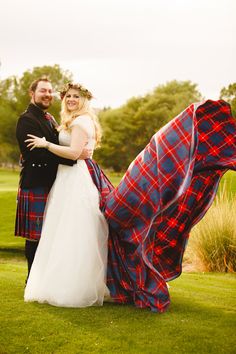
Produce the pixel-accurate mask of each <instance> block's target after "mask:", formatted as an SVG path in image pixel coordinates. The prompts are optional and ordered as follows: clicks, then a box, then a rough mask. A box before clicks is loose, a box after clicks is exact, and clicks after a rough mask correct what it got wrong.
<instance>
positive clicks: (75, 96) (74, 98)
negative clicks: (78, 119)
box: [65, 88, 80, 112]
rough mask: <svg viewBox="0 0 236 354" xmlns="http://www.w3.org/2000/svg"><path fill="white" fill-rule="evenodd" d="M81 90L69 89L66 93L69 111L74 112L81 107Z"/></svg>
mask: <svg viewBox="0 0 236 354" xmlns="http://www.w3.org/2000/svg"><path fill="white" fill-rule="evenodd" d="M79 99H80V98H79V92H78V90H75V89H72V88H71V89H69V90H68V91H67V93H66V97H65V103H66V107H67V109H68V111H70V112H72V111H75V110H77V109H78V108H79Z"/></svg>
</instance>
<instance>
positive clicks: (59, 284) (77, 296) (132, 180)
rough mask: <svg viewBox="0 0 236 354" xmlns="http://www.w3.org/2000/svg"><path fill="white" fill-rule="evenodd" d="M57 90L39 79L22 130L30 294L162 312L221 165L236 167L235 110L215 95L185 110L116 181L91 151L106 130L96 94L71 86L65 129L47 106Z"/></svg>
mask: <svg viewBox="0 0 236 354" xmlns="http://www.w3.org/2000/svg"><path fill="white" fill-rule="evenodd" d="M52 93H53V92H52V85H51V83H50V81H49V80H48V79H46V78H40V79H38V80H36V81H35V82H33V84H32V85H31V88H30V95H31V103H30V105H29V107H28V109H27V110H26V112H24V113H23V114H22V115H21V117H20V118H19V120H18V124H17V129H16V135H17V139H18V142H19V146H20V150H21V162H22V171H21V179H20V186H19V191H18V198H17V200H18V204H17V217H16V232H15V234H16V235H17V236H22V237H25V238H26V246H25V253H26V258H27V261H28V273H29V274H28V279H27V284H26V288H25V297H24V298H25V301H38V302H42V303H43V302H46V303H49V304H52V305H55V306H62V307H85V306H92V305H102V304H103V302H104V301H114V302H117V303H133V304H135V305H136V306H137V307H140V308H150V309H151V310H152V311H155V312H163V311H165V310H166V309H167V307H168V306H169V303H170V299H169V292H168V286H167V282H168V281H169V280H172V279H174V278H176V277H177V276H178V275H180V274H181V263H182V257H183V252H184V248H185V245H186V242H187V239H188V235H189V232H190V230H191V228H192V226H193V225H194V224H196V222H198V221H199V220H200V219H201V218H202V217H203V215H204V214H205V212H206V211H207V209H208V208H209V207H210V205H211V203H212V201H213V198H214V196H215V193H216V189H217V186H218V183H219V180H220V178H221V176H222V175H223V174H224V172H225V171H226V170H227V169H229V168H231V169H234V170H236V124H235V121H234V120H233V118H232V116H231V112H230V107H229V106H228V105H227V104H226V103H225V102H224V101H215V102H214V101H209V100H208V101H205V102H202V103H197V104H192V105H191V106H189V107H188V108H187V109H186V110H185V111H183V112H182V113H181V114H180V115H179V116H178V117H176V118H174V119H173V120H172V121H171V122H170V123H169V124H167V125H166V126H165V127H163V128H162V129H161V130H160V131H159V132H157V133H156V134H154V135H153V137H152V138H151V140H150V143H149V144H148V145H147V146H146V147H145V149H144V150H143V151H142V152H141V153H140V154H139V155H138V156H137V157H136V159H135V160H134V161H133V162H132V163H131V165H130V167H129V169H128V170H127V172H126V173H125V175H124V177H123V178H122V180H121V182H120V184H119V185H118V187H116V188H114V187H113V186H112V185H111V183H110V182H109V180H108V179H107V178H106V176H105V175H104V173H103V171H102V170H101V169H100V168H99V166H98V165H97V164H96V162H95V161H93V160H92V159H91V157H92V154H93V151H94V149H95V147H96V145H97V144H98V143H99V141H100V137H101V129H100V125H99V122H98V119H97V117H96V115H95V113H94V112H93V110H92V108H91V107H90V100H91V99H92V93H91V92H90V91H88V90H87V89H86V88H85V87H83V86H82V85H80V84H72V83H69V84H67V85H66V86H65V88H64V89H63V90H62V91H61V98H62V107H61V123H60V126H57V123H56V122H55V120H54V118H53V117H52V116H51V115H50V114H49V113H47V109H48V108H49V107H50V105H51V102H52ZM219 127H220V129H219ZM39 240H40V241H39ZM31 266H32V267H31Z"/></svg>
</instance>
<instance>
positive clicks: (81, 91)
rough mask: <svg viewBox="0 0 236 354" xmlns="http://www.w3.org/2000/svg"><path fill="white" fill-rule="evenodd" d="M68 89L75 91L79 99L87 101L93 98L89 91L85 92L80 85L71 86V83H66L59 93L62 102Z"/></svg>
mask: <svg viewBox="0 0 236 354" xmlns="http://www.w3.org/2000/svg"><path fill="white" fill-rule="evenodd" d="M69 89H75V90H77V91H78V92H79V95H80V96H81V97H86V98H87V99H88V100H91V99H92V98H93V95H92V93H91V92H90V91H89V90H87V89H86V88H85V87H84V86H83V85H81V84H72V83H71V82H68V83H67V84H66V85H65V86H64V87H63V88H62V90H60V91H59V93H60V96H61V99H62V100H63V98H64V97H65V95H66V93H67V92H68V91H69Z"/></svg>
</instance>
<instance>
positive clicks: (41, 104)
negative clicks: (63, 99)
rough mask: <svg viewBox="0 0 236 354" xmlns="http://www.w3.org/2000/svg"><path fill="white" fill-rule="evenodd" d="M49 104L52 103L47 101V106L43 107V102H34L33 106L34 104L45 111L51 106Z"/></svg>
mask: <svg viewBox="0 0 236 354" xmlns="http://www.w3.org/2000/svg"><path fill="white" fill-rule="evenodd" d="M51 103H52V101H49V102H48V104H46V105H45V104H44V103H43V102H36V101H34V104H35V105H36V106H38V107H39V108H41V109H42V110H44V109H47V108H48V107H50V106H51Z"/></svg>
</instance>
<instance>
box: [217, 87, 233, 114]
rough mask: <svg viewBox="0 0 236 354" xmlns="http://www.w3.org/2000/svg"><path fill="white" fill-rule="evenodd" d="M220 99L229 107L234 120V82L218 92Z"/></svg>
mask: <svg viewBox="0 0 236 354" xmlns="http://www.w3.org/2000/svg"><path fill="white" fill-rule="evenodd" d="M220 98H221V99H222V100H225V101H226V102H228V103H229V104H230V105H231V110H232V115H233V116H234V118H236V82H234V83H233V84H230V85H229V86H228V87H223V88H222V90H221V91H220Z"/></svg>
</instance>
